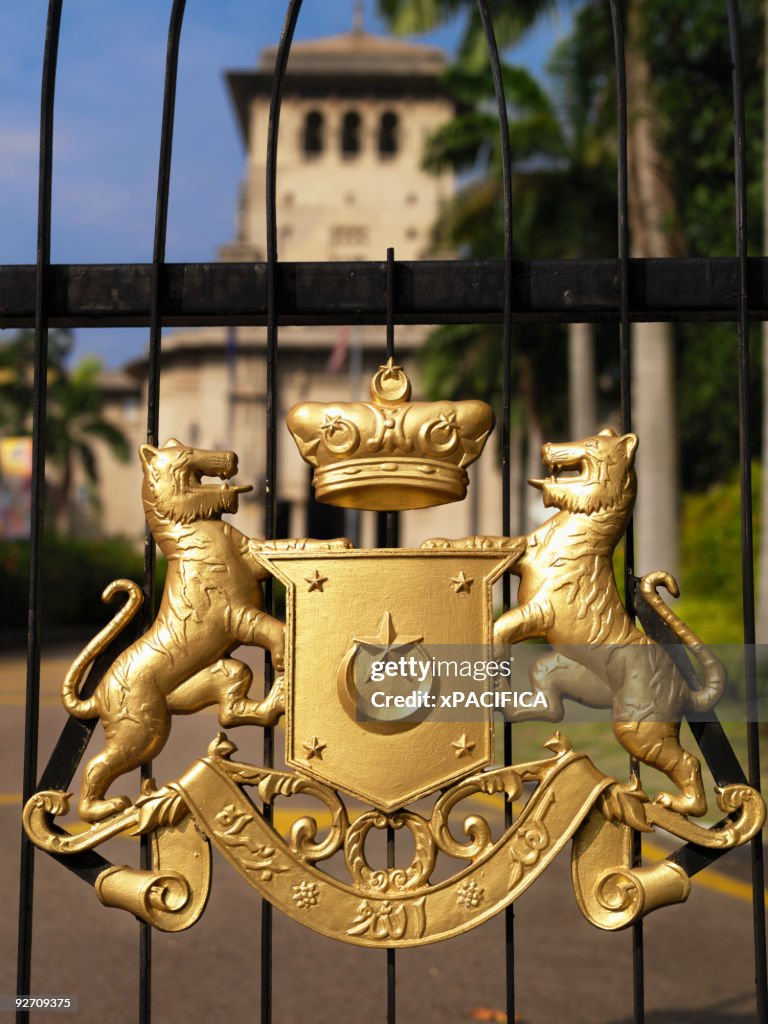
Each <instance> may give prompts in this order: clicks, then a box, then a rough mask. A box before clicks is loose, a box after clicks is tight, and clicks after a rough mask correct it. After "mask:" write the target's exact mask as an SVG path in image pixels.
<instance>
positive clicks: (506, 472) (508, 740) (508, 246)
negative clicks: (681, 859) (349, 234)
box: [477, 0, 515, 1021]
mask: <svg viewBox="0 0 768 1024" xmlns="http://www.w3.org/2000/svg"><path fill="white" fill-rule="evenodd" d="M477 9H478V12H479V14H480V20H481V22H482V25H483V32H484V33H485V41H486V44H487V47H488V57H489V60H490V64H491V76H492V78H493V90H494V93H495V95H496V107H497V113H498V118H499V134H500V147H501V173H502V192H503V199H504V325H503V334H502V372H503V374H504V380H503V382H502V414H501V473H502V495H501V502H502V505H501V522H502V525H501V529H502V533H503V534H504V536H505V537H509V536H510V534H511V532H512V515H511V510H512V504H511V499H512V494H511V480H510V415H511V406H512V245H513V215H512V154H511V151H510V144H509V117H508V114H507V100H506V97H505V95H504V80H503V78H502V73H501V61H500V60H499V48H498V45H497V43H496V35H495V33H494V31H493V20H492V18H491V14H490V11H489V10H488V4H487V2H486V0H477ZM502 588H503V590H502V600H503V607H504V610H505V611H506V610H507V609H508V608H509V606H510V602H511V589H510V580H509V576H508V575H505V576H504V580H503V583H502ZM504 763H505V764H511V763H512V725H511V724H510V723H509V722H505V724H504ZM504 824H505V826H506V827H507V828H509V827H510V825H511V824H512V806H511V804H510V803H509V802H507V803H506V804H505V807H504ZM504 937H505V942H504V957H505V970H506V984H507V997H506V1009H507V1020H508V1021H514V1020H515V909H514V904H510V905H509V906H508V907H507V908H506V910H505V911H504Z"/></svg>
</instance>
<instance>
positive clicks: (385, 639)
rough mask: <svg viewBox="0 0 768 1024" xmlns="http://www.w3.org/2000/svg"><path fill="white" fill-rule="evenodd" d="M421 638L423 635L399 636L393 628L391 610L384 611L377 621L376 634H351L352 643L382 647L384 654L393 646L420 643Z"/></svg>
mask: <svg viewBox="0 0 768 1024" xmlns="http://www.w3.org/2000/svg"><path fill="white" fill-rule="evenodd" d="M423 639H424V637H423V636H400V634H399V633H398V632H397V630H396V629H395V624H394V622H393V621H392V614H391V612H384V615H383V616H382V619H381V622H380V623H379V633H378V636H353V637H352V643H355V644H362V645H363V646H364V647H375V648H380V647H383V648H384V656H386V655H387V654H389V652H390V651H391V650H393V649H394V648H395V647H410V645H411V644H418V643H421V641H422V640H423Z"/></svg>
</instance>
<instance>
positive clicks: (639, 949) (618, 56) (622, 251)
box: [609, 0, 645, 1024]
mask: <svg viewBox="0 0 768 1024" xmlns="http://www.w3.org/2000/svg"><path fill="white" fill-rule="evenodd" d="M609 6H610V11H611V31H612V35H613V61H614V67H615V70H616V136H617V138H616V141H617V150H618V152H617V161H616V167H617V215H618V223H617V229H618V261H619V378H620V390H621V429H622V430H623V431H630V430H631V429H632V355H631V351H632V350H631V328H630V323H629V166H628V163H629V162H628V155H627V144H628V111H627V102H628V101H627V65H626V39H625V33H624V11H625V4H624V2H623V0H609ZM634 594H635V538H634V524H633V522H632V520H631V519H630V521H629V523H628V524H627V529H626V533H625V534H624V603H625V605H626V609H627V613H628V615H629V616H630V618H632V619H633V620H634V617H635V607H634ZM629 770H630V774H632V775H635V776H637V777H638V778H639V776H640V765H639V764H638V762H637V761H636V760H635V759H634V758H632V757H630V759H629ZM641 864H642V836H641V835H640V833H639V832H633V833H632V865H633V867H640V865H641ZM632 1001H633V1011H634V1019H635V1024H641V1022H642V1021H643V1020H644V1019H645V948H644V935H643V922H642V920H638V921H636V922H635V923H634V924H633V925H632Z"/></svg>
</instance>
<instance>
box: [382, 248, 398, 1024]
mask: <svg viewBox="0 0 768 1024" xmlns="http://www.w3.org/2000/svg"><path fill="white" fill-rule="evenodd" d="M394 358H395V250H394V249H392V248H389V249H387V359H392V360H394ZM384 517H385V523H386V530H385V536H386V542H385V543H386V545H387V547H388V548H396V547H397V545H398V540H399V538H398V521H397V512H385V513H384ZM394 866H395V830H394V828H393V827H392V826H391V825H387V867H388V868H393V867H394ZM396 1021H397V961H396V956H395V950H394V949H388V950H387V1024H396Z"/></svg>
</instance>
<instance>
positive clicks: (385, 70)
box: [226, 25, 447, 144]
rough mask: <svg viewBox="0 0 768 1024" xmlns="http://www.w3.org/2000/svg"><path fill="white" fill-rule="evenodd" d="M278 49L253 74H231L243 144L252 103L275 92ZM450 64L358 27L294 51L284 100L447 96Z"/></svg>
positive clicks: (432, 51)
mask: <svg viewBox="0 0 768 1024" xmlns="http://www.w3.org/2000/svg"><path fill="white" fill-rule="evenodd" d="M276 55H277V47H276V46H268V47H266V48H265V49H263V50H262V51H261V54H260V55H259V62H258V65H257V67H256V68H255V69H254V70H248V71H245V70H243V71H239V70H238V71H228V72H227V73H226V78H227V84H228V86H229V91H230V95H231V97H232V102H233V104H234V107H235V112H236V114H237V120H238V123H239V125H240V130H241V131H242V134H243V138H244V140H245V142H246V144H247V142H248V128H249V117H248V109H249V106H250V103H251V101H252V100H253V99H254V98H255V97H257V96H262V97H263V96H266V97H268V96H269V95H270V93H271V90H272V78H273V68H274V66H275V57H276ZM445 67H446V58H445V54H444V53H443V51H442V50H440V49H439V48H438V47H436V46H425V45H424V44H423V43H411V42H408V41H406V40H402V39H393V38H392V37H390V36H377V35H373V34H371V33H369V32H365V31H363V29H362V27H361V26H360V25H356V26H355V27H354V28H353V29H352V31H351V32H345V33H342V34H341V35H336V36H326V37H324V38H321V39H309V40H305V41H303V42H296V43H294V44H293V45H292V46H291V52H290V54H289V57H288V68H287V71H286V75H285V81H284V86H283V96H284V97H288V96H294V97H296V96H300V97H302V98H322V97H323V96H331V95H333V96H340V97H350V98H356V99H359V98H362V97H366V96H367V97H376V98H383V97H387V98H395V97H403V96H408V97H415V96H420V97H425V96H427V97H429V96H434V97H438V96H445V95H447V91H446V89H445V86H444V84H443V81H442V75H443V72H444V70H445Z"/></svg>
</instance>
